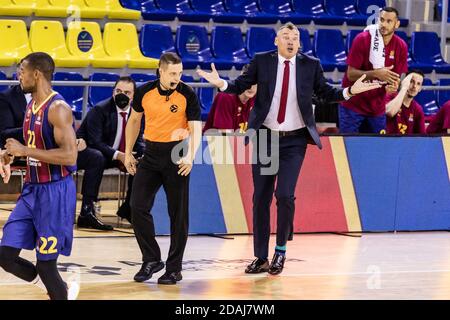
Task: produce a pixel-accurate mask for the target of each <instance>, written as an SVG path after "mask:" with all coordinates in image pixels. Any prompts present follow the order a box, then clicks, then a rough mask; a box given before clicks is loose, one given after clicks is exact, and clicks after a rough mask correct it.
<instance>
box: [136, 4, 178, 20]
mask: <svg viewBox="0 0 450 320" xmlns="http://www.w3.org/2000/svg"><path fill="white" fill-rule="evenodd" d="M139 1H140V2H141V15H142V17H143V18H144V20H152V21H172V20H175V17H176V16H177V13H176V12H173V11H168V10H164V9H161V8H159V7H158V6H157V5H156V3H155V0H139Z"/></svg>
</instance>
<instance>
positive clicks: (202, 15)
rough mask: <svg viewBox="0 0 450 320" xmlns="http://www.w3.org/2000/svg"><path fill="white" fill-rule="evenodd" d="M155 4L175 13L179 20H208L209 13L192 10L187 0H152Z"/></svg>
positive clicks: (209, 17)
mask: <svg viewBox="0 0 450 320" xmlns="http://www.w3.org/2000/svg"><path fill="white" fill-rule="evenodd" d="M154 1H155V2H156V4H157V6H158V7H159V8H160V9H162V10H164V11H167V12H171V13H175V14H176V16H177V17H178V19H179V20H180V21H190V22H208V21H209V19H211V18H212V16H211V14H210V13H206V12H200V11H196V10H194V9H193V8H192V7H191V5H190V2H189V1H188V0H154Z"/></svg>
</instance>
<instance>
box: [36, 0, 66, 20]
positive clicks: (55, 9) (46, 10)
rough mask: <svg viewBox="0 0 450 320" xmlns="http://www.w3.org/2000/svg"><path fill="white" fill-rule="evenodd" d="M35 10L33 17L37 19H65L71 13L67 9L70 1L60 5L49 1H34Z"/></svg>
mask: <svg viewBox="0 0 450 320" xmlns="http://www.w3.org/2000/svg"><path fill="white" fill-rule="evenodd" d="M36 1H37V3H36V9H35V11H34V13H35V15H36V16H38V17H60V18H65V17H67V16H69V15H70V14H71V13H72V9H71V8H69V4H67V3H70V2H71V1H70V0H68V1H62V2H64V3H63V4H62V5H61V4H59V3H58V2H54V3H52V2H53V1H51V0H36ZM66 2H67V3H66Z"/></svg>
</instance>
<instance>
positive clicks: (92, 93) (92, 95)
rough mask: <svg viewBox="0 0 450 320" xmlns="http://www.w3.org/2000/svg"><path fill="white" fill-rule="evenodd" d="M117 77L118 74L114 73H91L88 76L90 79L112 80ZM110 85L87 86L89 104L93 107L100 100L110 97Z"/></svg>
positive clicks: (115, 79)
mask: <svg viewBox="0 0 450 320" xmlns="http://www.w3.org/2000/svg"><path fill="white" fill-rule="evenodd" d="M118 79H119V75H118V74H115V73H100V72H99V73H93V74H91V76H90V77H89V80H90V81H112V82H115V81H117V80H118ZM112 90H113V88H112V87H90V88H89V104H90V105H91V106H92V107H93V106H95V105H96V104H98V103H99V102H100V101H102V100H105V99H108V98H111V96H112Z"/></svg>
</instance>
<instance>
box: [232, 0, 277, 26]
mask: <svg viewBox="0 0 450 320" xmlns="http://www.w3.org/2000/svg"><path fill="white" fill-rule="evenodd" d="M223 2H224V4H225V7H226V8H227V9H228V11H229V12H232V13H235V14H243V15H244V16H245V19H246V20H247V22H248V23H254V24H274V23H277V21H278V16H276V15H273V14H267V13H264V12H261V10H260V9H259V6H258V3H257V0H223Z"/></svg>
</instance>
